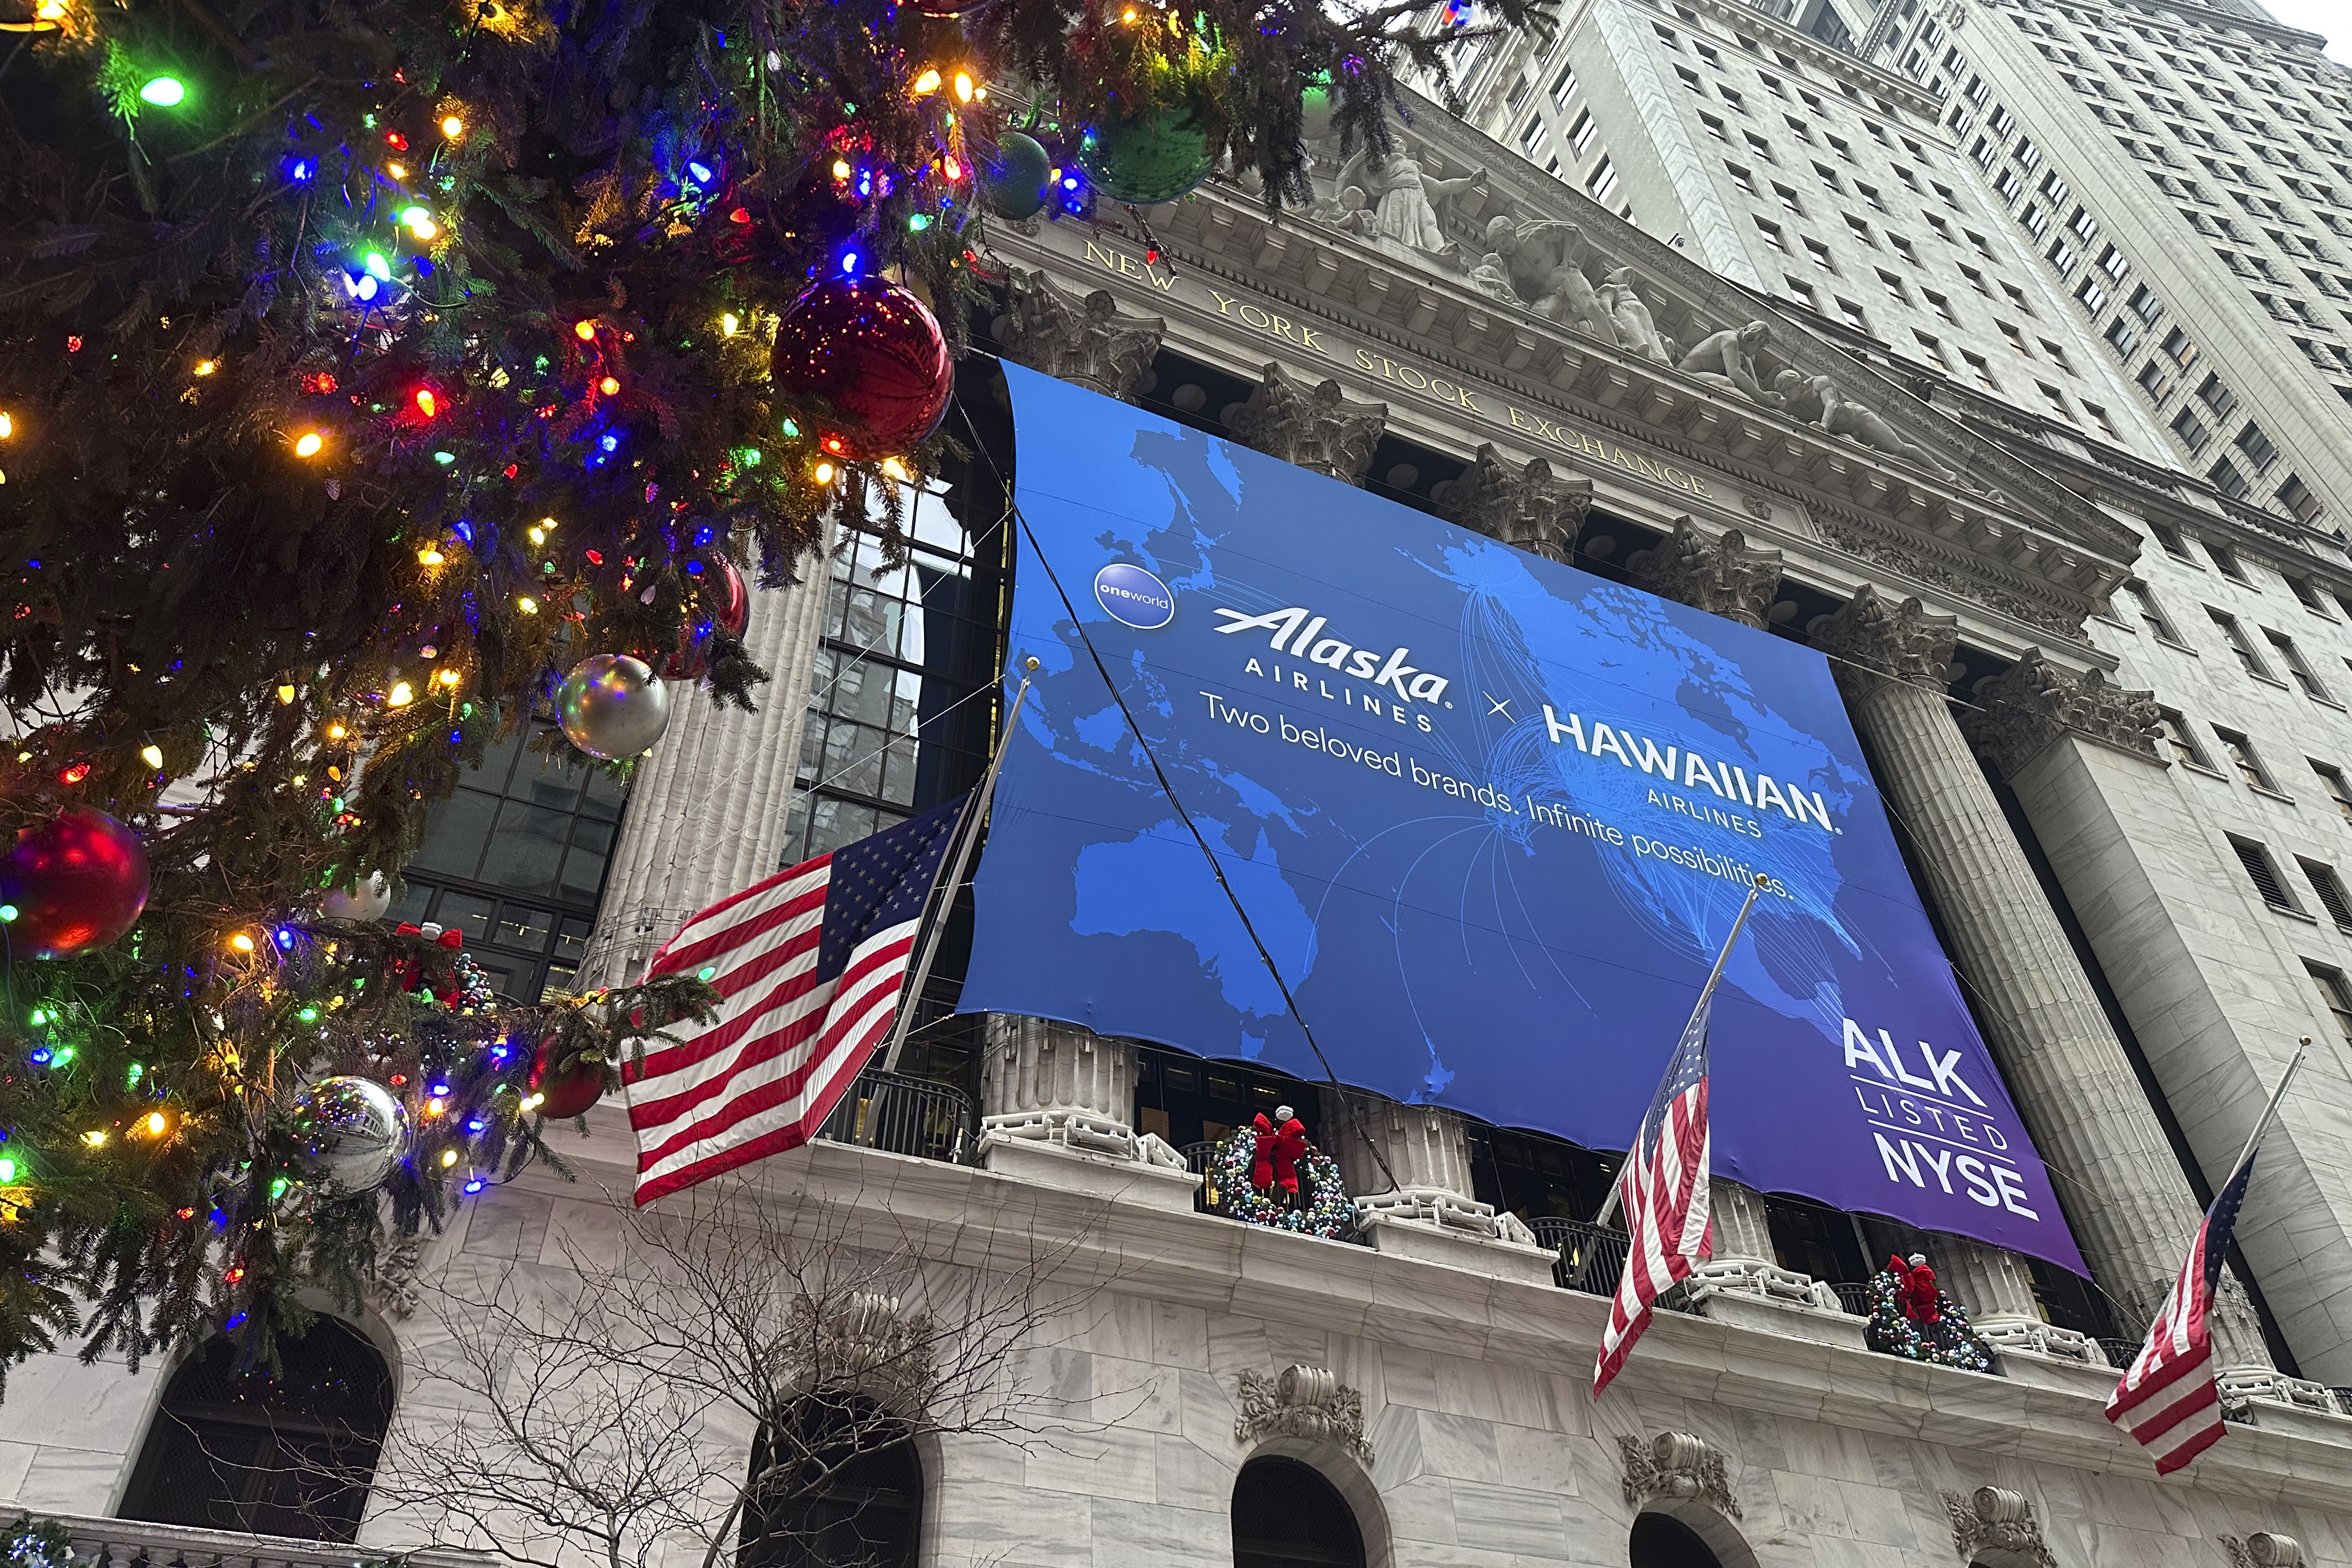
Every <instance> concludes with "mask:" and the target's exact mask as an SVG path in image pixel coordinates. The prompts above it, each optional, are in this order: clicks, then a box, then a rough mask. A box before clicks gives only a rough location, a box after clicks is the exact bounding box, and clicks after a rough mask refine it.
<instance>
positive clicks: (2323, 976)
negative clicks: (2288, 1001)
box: [2303, 958, 2352, 1046]
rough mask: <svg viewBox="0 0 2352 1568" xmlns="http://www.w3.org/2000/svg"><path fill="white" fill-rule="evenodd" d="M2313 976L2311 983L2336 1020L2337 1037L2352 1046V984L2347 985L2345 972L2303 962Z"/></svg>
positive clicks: (2322, 964)
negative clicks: (2317, 988) (2316, 988)
mask: <svg viewBox="0 0 2352 1568" xmlns="http://www.w3.org/2000/svg"><path fill="white" fill-rule="evenodd" d="M2303 967H2304V969H2305V972H2307V973H2309V974H2310V975H2311V983H2312V984H2314V985H2316V986H2318V987H2319V999H2320V1000H2321V1001H2322V1002H2324V1003H2326V1005H2327V1011H2328V1014H2329V1016H2332V1017H2333V1018H2334V1019H2335V1020H2336V1037H2337V1038H2338V1039H2340V1040H2342V1041H2343V1042H2344V1043H2345V1044H2346V1045H2347V1046H2352V984H2346V983H2345V980H2344V972H2343V971H2342V970H2340V969H2336V968H2333V967H2331V966H2329V965H2327V964H2325V963H2313V962H2312V961H2311V960H2309V959H2307V958H2306V959H2305V960H2304V961H2303Z"/></svg>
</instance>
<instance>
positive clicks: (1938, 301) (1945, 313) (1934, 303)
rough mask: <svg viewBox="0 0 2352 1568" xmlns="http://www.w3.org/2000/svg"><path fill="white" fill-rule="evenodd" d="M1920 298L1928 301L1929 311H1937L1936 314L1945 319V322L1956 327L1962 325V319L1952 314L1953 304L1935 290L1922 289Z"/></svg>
mask: <svg viewBox="0 0 2352 1568" xmlns="http://www.w3.org/2000/svg"><path fill="white" fill-rule="evenodd" d="M1919 297H1920V298H1921V299H1923V300H1927V309H1929V310H1933V311H1935V312H1936V314H1937V315H1939V316H1941V317H1943V318H1944V320H1946V321H1949V322H1951V323H1952V325H1954V326H1956V327H1957V326H1958V325H1959V324H1960V319H1959V318H1958V316H1955V315H1954V314H1952V302H1951V301H1950V300H1947V299H1945V298H1944V297H1943V296H1942V295H1941V294H1938V293H1937V292H1936V291H1935V290H1934V289H1920V290H1919Z"/></svg>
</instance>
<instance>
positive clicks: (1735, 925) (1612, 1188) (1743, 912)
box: [1586, 871, 1770, 1264]
mask: <svg viewBox="0 0 2352 1568" xmlns="http://www.w3.org/2000/svg"><path fill="white" fill-rule="evenodd" d="M1769 880H1770V879H1769V878H1768V877H1766V876H1765V875H1764V873H1763V872H1761V871H1759V872H1758V873H1756V880H1755V881H1753V882H1751V883H1749V884H1748V899H1747V901H1746V902H1745V903H1742V904H1741V905H1740V906H1739V913H1738V916H1736V917H1735V918H1734V919H1733V921H1732V922H1731V934H1730V935H1729V936H1727V937H1725V938H1724V939H1723V951H1722V952H1718V953H1717V954H1716V955H1715V967H1714V968H1713V969H1711V970H1709V971H1707V975H1706V984H1705V985H1703V986H1701V987H1700V988H1699V993H1698V1001H1697V1003H1696V1005H1694V1006H1693V1007H1692V1008H1691V1014H1690V1016H1691V1017H1692V1019H1694V1020H1695V1019H1696V1018H1697V1017H1698V1016H1699V1014H1700V1013H1701V1012H1702V1011H1704V1010H1705V1008H1706V1004H1707V999H1708V998H1709V997H1711V996H1713V995H1714V994H1715V987H1716V984H1717V982H1719V981H1721V980H1722V978H1723V969H1724V965H1726V964H1727V963H1730V962H1731V944H1732V943H1733V942H1738V940H1739V928H1740V927H1741V926H1743V925H1746V924H1747V923H1748V910H1752V909H1754V908H1755V907H1756V896H1757V895H1758V894H1759V893H1761V892H1762V891H1763V890H1764V885H1765V883H1766V882H1768V881H1769ZM1683 1033H1684V1034H1685V1035H1686V1034H1688V1033H1690V1025H1689V1024H1688V1023H1685V1024H1684V1025H1683ZM1676 1038H1680V1036H1677V1037H1676ZM1632 1158H1633V1156H1632V1154H1631V1153H1629V1154H1628V1155H1627V1164H1630V1163H1632ZM1625 1171H1626V1165H1620V1166H1618V1167H1617V1179H1616V1180H1615V1181H1613V1182H1612V1183H1610V1184H1609V1200H1608V1202H1606V1203H1604V1204H1602V1205H1601V1214H1600V1215H1599V1217H1597V1218H1596V1219H1594V1220H1593V1222H1592V1223H1593V1224H1594V1225H1595V1226H1601V1227H1602V1228H1606V1227H1607V1226H1608V1224H1609V1222H1610V1221H1611V1220H1612V1219H1614V1218H1616V1217H1617V1207H1618V1203H1619V1198H1620V1194H1622V1192H1623V1190H1624V1186H1625ZM1586 1261H1587V1263H1588V1264H1589V1263H1590V1262H1591V1259H1590V1258H1587V1259H1586Z"/></svg>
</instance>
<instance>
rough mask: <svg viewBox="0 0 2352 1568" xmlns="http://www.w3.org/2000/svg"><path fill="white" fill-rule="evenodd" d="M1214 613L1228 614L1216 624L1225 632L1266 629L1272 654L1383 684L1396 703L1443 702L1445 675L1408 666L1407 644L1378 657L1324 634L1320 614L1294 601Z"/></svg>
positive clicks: (1372, 651) (1374, 653)
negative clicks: (1259, 610)
mask: <svg viewBox="0 0 2352 1568" xmlns="http://www.w3.org/2000/svg"><path fill="white" fill-rule="evenodd" d="M1217 614H1218V615H1220V616H1225V617H1227V624H1226V625H1224V626H1219V627H1218V628H1217V630H1218V631H1220V632H1223V633H1224V634H1226V635H1227V636H1231V635H1232V634H1233V633H1234V632H1271V633H1273V634H1274V636H1273V638H1272V646H1273V648H1274V651H1275V652H1276V653H1286V654H1288V655H1290V656H1291V657H1292V658H1303V659H1305V660H1306V661H1307V663H1309V664H1319V665H1323V666H1325V667H1326V668H1330V669H1335V670H1337V671H1339V673H1340V674H1341V675H1346V676H1352V677H1353V678H1354V679H1358V680H1369V681H1370V682H1371V683H1372V684H1373V685H1374V686H1385V687H1387V688H1388V689H1391V691H1394V692H1395V693H1396V694H1397V700H1399V701H1400V702H1433V703H1437V704H1440V705H1443V704H1444V701H1445V688H1446V685H1447V678H1446V677H1444V676H1443V675H1431V674H1429V673H1428V672H1426V671H1424V670H1419V669H1415V668H1413V667H1412V665H1410V664H1407V663H1406V662H1405V660H1406V659H1408V658H1412V649H1411V648H1409V647H1401V648H1398V649H1397V650H1396V651H1394V652H1393V653H1391V654H1389V655H1388V656H1387V657H1386V658H1382V657H1381V655H1380V654H1379V653H1377V652H1375V651H1374V650H1373V649H1371V648H1368V647H1356V646H1355V645H1354V644H1353V643H1349V642H1342V641H1341V640H1340V639H1339V638H1338V637H1325V636H1324V635H1323V627H1324V624H1325V617H1324V616H1318V615H1316V614H1315V613H1314V612H1313V611H1311V610H1308V609H1305V608H1303V607H1301V606H1299V605H1292V606H1291V607H1290V608H1288V609H1286V610H1274V611H1270V612H1269V613H1267V614H1265V615H1263V616H1248V615H1244V614H1243V613H1242V612H1241V611H1239V610H1228V609H1225V608H1224V607H1223V606H1222V605H1220V606H1219V607H1218V610H1217Z"/></svg>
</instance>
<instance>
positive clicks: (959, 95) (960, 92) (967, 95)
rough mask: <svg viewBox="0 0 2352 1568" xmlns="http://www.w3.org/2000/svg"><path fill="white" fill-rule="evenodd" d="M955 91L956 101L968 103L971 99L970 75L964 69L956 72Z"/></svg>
mask: <svg viewBox="0 0 2352 1568" xmlns="http://www.w3.org/2000/svg"><path fill="white" fill-rule="evenodd" d="M955 92H956V101H957V102H959V103H970V102H971V75H970V74H969V73H967V72H964V71H958V72H956V80H955Z"/></svg>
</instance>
